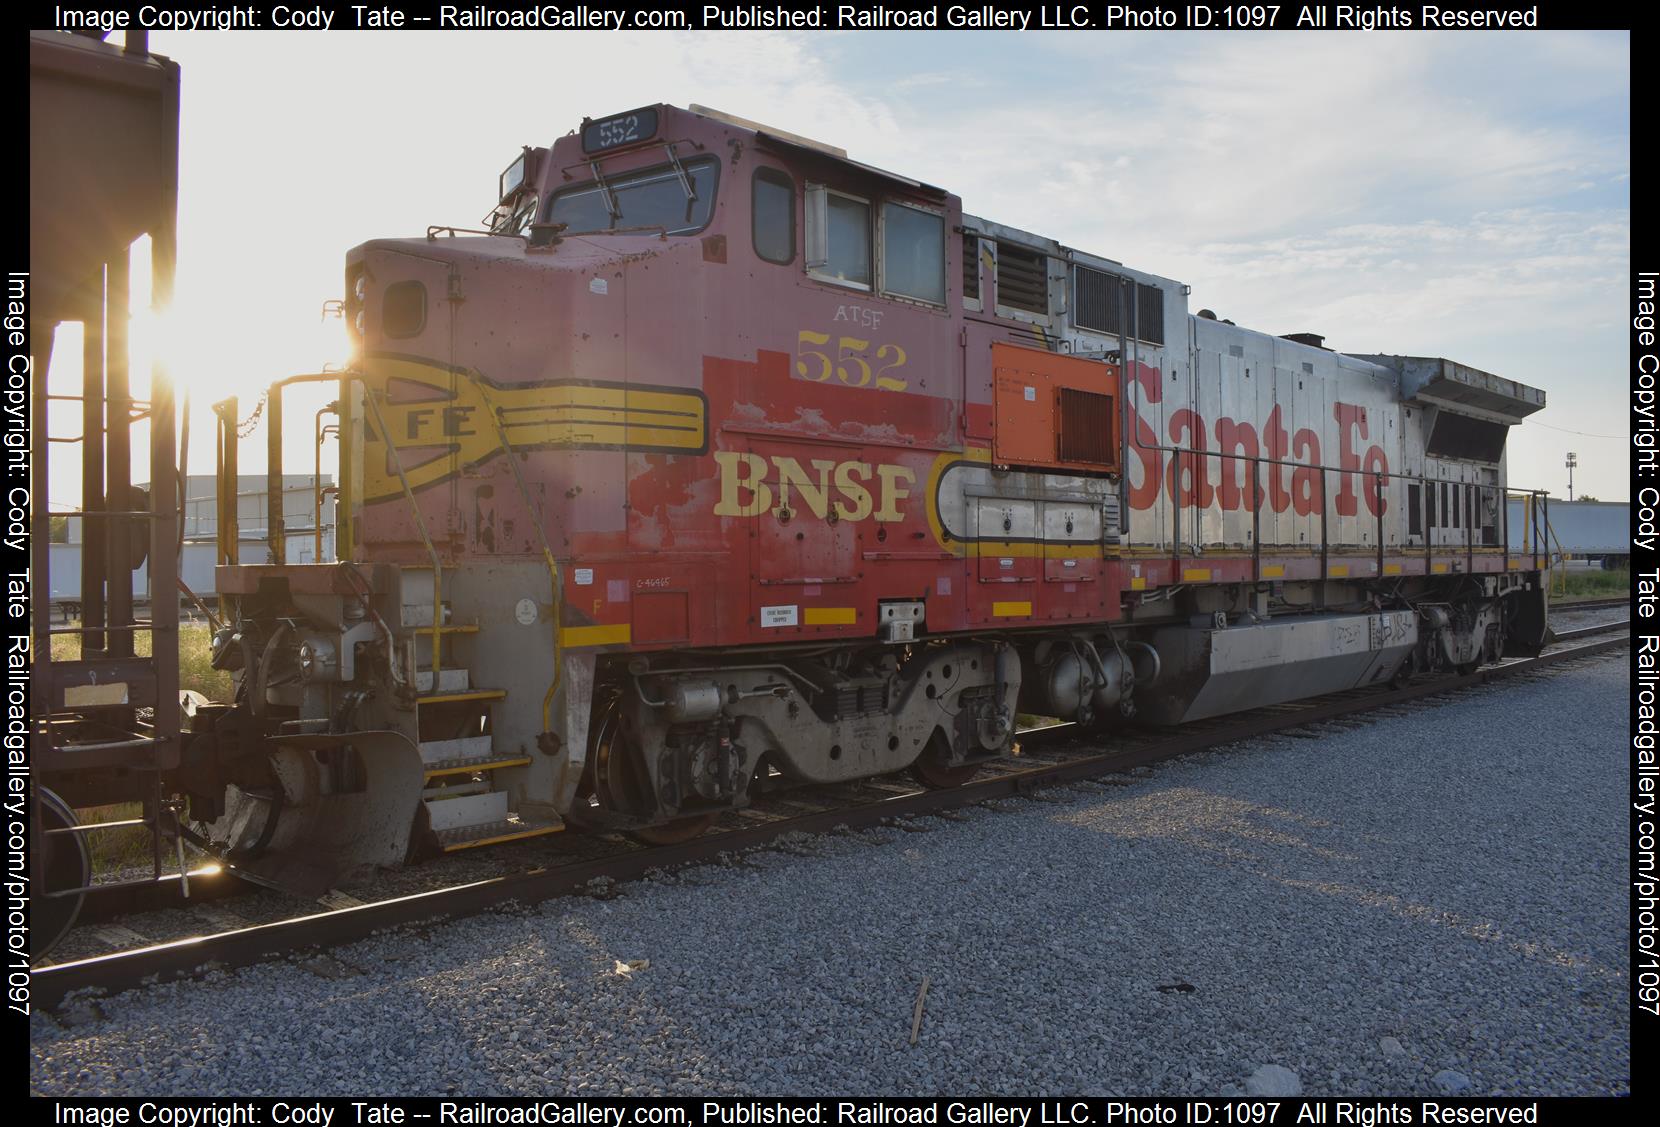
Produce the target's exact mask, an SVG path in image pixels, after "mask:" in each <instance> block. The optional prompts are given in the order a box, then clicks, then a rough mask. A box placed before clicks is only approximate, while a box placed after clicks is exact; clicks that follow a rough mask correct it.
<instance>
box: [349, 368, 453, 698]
mask: <svg viewBox="0 0 1660 1127" xmlns="http://www.w3.org/2000/svg"><path fill="white" fill-rule="evenodd" d="M377 394H384V392H376V391H375V389H373V388H371V387H369V386H368V384H367V383H365V384H364V388H363V400H364V402H365V403H367V404H368V405H369V410H370V411H372V412H374V416H375V429H376V430H378V431H380V435H381V438H383V439H384V440H385V441H386V448H387V450H389V451H390V452H391V454H392V468H393V469H395V470H397V471H398V484H399V485H401V486H403V495H404V497H405V499H407V500H408V501H409V510H410V512H412V513H414V514H415V529H416V531H417V532H419V533H420V534H421V543H423V544H425V545H426V549H427V555H429V556H431V557H432V690H433V692H437V691H438V674H439V670H441V669H442V668H443V662H442V660H441V657H440V647H441V645H442V642H441V641H440V639H442V638H443V636H444V586H443V574H444V568H443V565H442V564H440V563H439V562H438V549H437V548H435V547H433V546H432V537H430V536H428V535H427V522H426V521H425V520H424V519H423V518H422V517H421V506H420V505H418V504H416V503H415V491H414V490H413V489H411V488H410V487H409V477H408V475H406V474H405V473H404V472H403V459H402V458H400V457H399V456H398V447H397V444H396V443H394V442H393V441H392V432H391V431H389V430H387V429H386V421H385V419H383V418H382V417H381V413H380V405H379V404H378V403H377V402H376V401H375V397H376V395H377ZM410 672H411V677H413V675H414V673H415V672H416V671H414V670H411V671H410Z"/></svg>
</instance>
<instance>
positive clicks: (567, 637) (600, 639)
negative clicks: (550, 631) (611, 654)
mask: <svg viewBox="0 0 1660 1127" xmlns="http://www.w3.org/2000/svg"><path fill="white" fill-rule="evenodd" d="M631 633H632V632H631V631H630V629H629V625H628V623H626V622H620V623H617V624H616V625H614V626H566V627H565V628H563V629H562V630H560V631H559V644H560V645H561V646H625V645H627V644H628V641H629V638H630V636H631Z"/></svg>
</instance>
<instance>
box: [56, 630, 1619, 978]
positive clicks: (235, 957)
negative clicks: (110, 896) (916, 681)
mask: <svg viewBox="0 0 1660 1127" xmlns="http://www.w3.org/2000/svg"><path fill="white" fill-rule="evenodd" d="M1625 625H1627V623H1625V622H1618V623H1605V624H1603V625H1600V626H1591V627H1585V628H1583V629H1576V630H1571V631H1565V632H1563V633H1562V634H1560V635H1558V636H1557V639H1556V640H1557V641H1558V642H1562V641H1570V640H1576V639H1580V638H1584V637H1589V636H1591V635H1595V634H1600V633H1606V632H1608V631H1610V630H1613V629H1615V628H1617V627H1620V626H1625ZM1629 643H1630V638H1629V637H1628V636H1626V637H1620V638H1614V639H1610V640H1606V641H1600V642H1592V643H1590V644H1588V645H1579V646H1570V647H1566V648H1563V649H1557V650H1553V651H1551V652H1548V653H1544V654H1541V655H1539V656H1538V657H1533V658H1523V659H1518V660H1513V661H1509V662H1505V663H1503V664H1499V665H1493V666H1488V667H1485V668H1482V669H1479V670H1476V671H1475V672H1473V673H1469V674H1466V675H1462V676H1452V677H1443V678H1438V679H1436V680H1434V681H1429V682H1425V683H1422V684H1417V685H1408V686H1406V687H1404V688H1399V689H1387V688H1380V689H1372V690H1361V691H1360V692H1361V693H1362V694H1363V695H1360V696H1358V697H1356V696H1354V695H1353V691H1351V693H1349V694H1342V693H1340V694H1335V696H1336V697H1337V698H1339V699H1332V698H1331V697H1327V698H1315V701H1314V703H1312V704H1311V705H1309V706H1307V707H1302V708H1297V709H1294V710H1290V711H1270V710H1266V709H1265V710H1258V711H1257V712H1254V713H1246V714H1244V715H1243V716H1242V717H1240V718H1239V719H1238V720H1237V722H1234V723H1227V724H1221V725H1218V726H1216V727H1212V728H1207V729H1204V730H1183V731H1178V732H1176V733H1175V734H1174V735H1173V736H1172V737H1171V738H1169V739H1164V740H1158V741H1156V742H1153V743H1151V744H1148V745H1146V746H1143V747H1139V748H1132V749H1129V750H1123V751H1118V752H1107V753H1104V754H1099V755H1090V756H1084V757H1081V758H1079V759H1075V760H1071V761H1068V762H1066V763H1060V764H1052V765H1045V766H1040V767H1033V768H1031V769H1028V770H1023V771H1015V772H1012V773H1008V774H1003V775H999V776H995V777H991V778H985V779H980V780H977V781H972V782H969V783H966V784H964V785H963V786H960V787H955V788H951V789H948V790H923V791H918V792H915V793H907V794H898V795H893V796H891V797H887V798H879V799H876V800H874V801H871V802H867V803H864V804H862V805H854V806H836V807H832V808H829V809H825V810H818V811H813V812H810V813H806V814H802V815H798V816H793V817H783V818H779V819H777V820H775V821H770V822H766V823H764V824H751V825H747V826H744V827H741V828H739V829H734V830H730V831H726V832H722V833H716V834H707V835H705V836H703V837H700V838H693V839H692V840H691V841H689V842H684V843H681V844H678V845H672V846H660V847H656V848H645V849H636V850H632V851H628V852H622V853H616V854H610V855H607V856H603V857H598V858H594V859H589V860H582V861H577V862H573V863H571V864H566V865H560V866H558V867H554V868H548V867H543V868H537V869H531V870H528V871H526V872H521V873H514V874H511V875H507V876H500V877H492V878H489V879H486V880H480V881H474V882H471V883H468V884H462V885H456V886H453V887H450V888H442V889H435V890H432V891H429V892H421V893H415V894H413V895H409V896H402V897H397V898H394V899H390V900H383V901H378V902H375V903H370V904H363V905H359V906H354V907H348V908H339V909H335V910H332V911H327V912H320V913H315V914H312V915H307V916H300V917H295V918H292V919H286V920H281V921H277V922H274V923H268V924H258V925H255V926H252V927H247V928H240V929H237V930H234V931H227V932H220V933H217V934H213V935H204V936H198V937H194V938H190V939H181V940H176V941H173V942H169V943H161V944H156V945H153V946H150V947H141V948H138V949H135V950H129V951H121V952H116V953H113V954H109V955H101V956H97V957H93V958H87V959H81V960H76V961H73V962H66V963H58V964H54V965H51V966H47V967H42V968H39V969H36V970H34V971H33V972H32V974H31V991H30V992H31V995H32V997H33V1000H34V1002H35V1003H37V1004H39V1005H40V1006H42V1007H43V1008H47V1009H54V1008H57V1007H60V1006H61V1005H62V1004H63V1003H64V1001H65V1000H66V999H67V998H68V997H69V996H70V995H71V994H79V993H80V992H83V991H93V992H101V993H116V992H119V991H122V990H127V989H131V988H133V987H136V986H139V985H146V984H148V983H151V982H161V981H168V980H171V979H177V978H184V977H189V976H191V975H193V974H197V973H201V972H204V971H206V970H208V969H225V968H231V967H239V966H247V965H251V964H254V963H258V962H263V961H265V960H268V959H273V958H277V957H281V956H284V955H291V954H294V953H297V952H302V951H315V950H319V949H322V948H327V947H334V946H339V945H341V944H345V943H350V942H353V941H355V940H359V939H364V938H367V937H369V936H370V935H373V934H375V933H376V932H380V931H384V930H386V929H388V928H396V927H407V926H412V925H431V924H436V923H439V922H441V921H444V920H452V919H457V918H461V917H464V916H469V915H476V914H478V913H480V912H484V911H488V910H491V909H493V908H499V907H503V906H505V905H508V904H521V905H529V904H536V903H540V902H541V901H544V900H550V899H554V898H556V897H560V896H566V895H570V894H572V893H577V892H582V891H584V890H585V889H587V888H588V886H590V885H591V884H592V883H593V882H594V881H598V880H609V881H615V882H623V881H630V880H637V879H639V878H641V877H643V876H645V875H647V874H648V873H652V872H656V871H667V870H672V869H678V868H682V867H685V866H689V865H696V864H702V863H707V862H710V861H714V860H717V859H719V858H721V857H723V856H730V855H731V854H733V853H735V852H740V851H743V850H748V849H753V848H756V847H758V846H763V845H766V844H768V843H770V842H772V841H775V840H776V839H777V838H779V837H781V836H783V835H785V834H795V833H807V834H811V833H823V832H827V831H831V830H838V829H854V828H859V827H865V826H873V825H879V824H881V823H883V822H887V821H889V820H892V819H896V818H908V817H915V816H918V815H926V814H934V813H938V812H940V811H943V810H949V809H953V808H956V807H962V806H972V805H977V804H979V803H983V802H986V801H989V800H992V799H998V798H1008V797H1014V796H1019V795H1023V794H1026V793H1029V792H1031V791H1033V790H1036V789H1039V788H1042V787H1047V786H1054V785H1057V784H1062V783H1069V782H1077V781H1080V780H1084V779H1089V778H1092V777H1095V776H1099V775H1111V774H1119V773H1122V772H1124V771H1127V770H1130V769H1132V768H1135V767H1142V766H1148V765H1151V764H1153V763H1157V762H1159V761H1161V760H1165V759H1171V758H1175V757H1177V756H1182V755H1190V754H1192V753H1194V752H1198V751H1206V750H1211V749H1215V748H1219V747H1222V746H1224V745H1227V744H1231V743H1237V742H1239V741H1241V740H1246V739H1251V738H1253V737H1258V736H1263V735H1267V734H1270V733H1272V732H1276V731H1284V730H1287V729H1294V728H1302V727H1306V726H1309V725H1314V724H1320V723H1324V722H1326V721H1330V720H1334V719H1337V718H1339V717H1343V716H1352V715H1356V714H1360V713H1365V712H1371V711H1375V710H1377V709H1382V708H1388V707H1390V706H1392V705H1397V704H1401V703H1405V702H1409V701H1414V700H1419V699H1422V698H1426V697H1434V696H1441V695H1444V694H1446V693H1449V692H1454V691H1457V690H1459V689H1464V688H1470V687H1474V686H1477V685H1482V684H1486V683H1488V682H1491V681H1498V680H1502V679H1504V678H1507V677H1510V676H1515V675H1517V674H1522V673H1527V672H1531V671H1533V670H1537V669H1542V668H1545V667H1548V666H1551V665H1555V664H1558V663H1560V662H1563V661H1569V660H1573V659H1576V658H1581V657H1587V656H1591V655H1593V654H1597V653H1602V652H1605V651H1609V650H1614V649H1617V648H1620V647H1622V646H1625V645H1628V644H1629ZM1058 727H1062V726H1057V727H1055V728H1047V729H1043V731H1045V732H1048V733H1057V728H1058ZM1065 727H1072V726H1070V725H1067V726H1065ZM1057 734H1058V733H1057Z"/></svg>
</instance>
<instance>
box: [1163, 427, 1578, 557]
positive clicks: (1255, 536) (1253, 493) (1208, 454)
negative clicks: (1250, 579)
mask: <svg viewBox="0 0 1660 1127" xmlns="http://www.w3.org/2000/svg"><path fill="white" fill-rule="evenodd" d="M1130 445H1132V446H1133V447H1134V448H1135V449H1137V450H1143V451H1150V452H1159V453H1168V454H1173V455H1175V457H1174V459H1173V462H1172V465H1171V466H1170V467H1169V470H1168V472H1169V474H1170V480H1171V482H1172V488H1171V489H1170V497H1171V510H1172V513H1171V518H1172V519H1171V530H1172V536H1173V540H1172V543H1171V545H1170V548H1171V553H1172V558H1173V559H1177V560H1179V559H1180V558H1181V555H1182V551H1181V516H1182V511H1183V510H1184V509H1189V508H1191V509H1193V510H1194V511H1202V508H1201V507H1200V506H1197V505H1187V504H1185V503H1184V502H1183V501H1182V499H1181V489H1180V478H1181V471H1182V469H1183V468H1184V467H1183V465H1182V460H1183V457H1184V456H1188V457H1192V458H1195V459H1197V458H1216V459H1218V461H1227V462H1248V463H1250V467H1251V482H1250V488H1249V491H1248V493H1247V491H1246V490H1245V489H1242V490H1241V491H1240V492H1241V494H1242V495H1248V496H1249V498H1250V503H1251V513H1252V536H1251V539H1252V561H1253V569H1252V570H1253V572H1255V571H1256V570H1257V568H1258V567H1260V560H1261V550H1260V547H1259V545H1260V540H1261V537H1260V528H1261V522H1260V519H1259V514H1260V512H1261V508H1262V500H1263V497H1264V495H1265V493H1266V490H1264V489H1263V487H1262V479H1261V467H1262V466H1264V465H1269V466H1289V467H1291V468H1292V469H1294V470H1316V471H1318V472H1319V475H1320V479H1319V480H1320V512H1319V516H1320V528H1321V544H1320V558H1321V567H1320V571H1321V575H1322V577H1324V576H1325V574H1326V571H1327V568H1328V565H1329V561H1328V552H1329V545H1328V542H1327V534H1326V521H1327V520H1328V519H1329V517H1330V513H1329V512H1328V509H1329V503H1330V490H1329V489H1328V487H1327V484H1326V474H1328V473H1352V474H1354V475H1355V476H1356V477H1358V478H1361V479H1365V478H1367V477H1371V478H1375V479H1377V481H1378V483H1379V487H1380V494H1381V485H1382V482H1383V481H1384V480H1391V481H1393V480H1403V481H1406V482H1408V483H1413V482H1416V483H1418V484H1419V485H1423V486H1426V487H1427V486H1429V485H1431V484H1434V485H1452V486H1462V487H1464V488H1466V489H1473V490H1475V491H1476V494H1477V496H1480V495H1483V494H1485V493H1487V492H1488V491H1489V490H1491V491H1495V492H1498V491H1501V490H1502V491H1503V492H1504V493H1505V494H1506V495H1507V496H1508V494H1509V493H1511V492H1516V493H1522V494H1524V495H1527V496H1530V497H1531V496H1539V495H1541V494H1543V493H1544V492H1545V491H1544V490H1537V489H1534V490H1513V489H1511V487H1509V486H1508V485H1504V486H1500V485H1497V484H1493V485H1488V484H1483V483H1481V482H1471V481H1460V480H1458V479H1456V478H1450V477H1432V476H1430V475H1428V474H1409V473H1403V472H1400V471H1397V470H1376V469H1374V470H1367V469H1363V468H1358V467H1357V468H1354V469H1345V468H1344V467H1343V466H1340V465H1331V464H1330V463H1326V462H1319V463H1311V462H1296V461H1292V460H1291V459H1289V458H1268V457H1263V456H1262V455H1260V454H1256V455H1253V454H1241V453H1237V452H1233V451H1223V450H1194V449H1191V448H1189V447H1185V446H1175V445H1164V444H1162V443H1153V444H1151V445H1149V444H1147V443H1144V442H1142V441H1140V440H1139V439H1131V441H1130ZM1190 472H1192V471H1191V469H1190ZM1160 476H1161V478H1162V477H1163V473H1162V472H1161V473H1160ZM1160 492H1163V490H1162V489H1161V490H1160ZM1466 500H1468V498H1467V497H1466ZM1500 508H1501V509H1503V508H1504V504H1503V502H1502V501H1501V503H1500ZM1466 509H1468V506H1467V505H1466ZM1306 515H1309V516H1312V515H1314V514H1313V513H1309V514H1306ZM1339 516H1341V514H1339ZM1357 516H1358V514H1357ZM1499 520H1500V527H1499V529H1497V530H1496V531H1497V532H1498V533H1499V535H1500V536H1501V537H1503V538H1504V540H1503V543H1502V544H1501V545H1499V548H1500V551H1501V553H1502V554H1504V555H1505V556H1506V563H1505V566H1506V569H1507V570H1508V567H1509V561H1508V555H1509V540H1508V534H1509V529H1508V524H1509V521H1508V514H1507V513H1502V512H1501V514H1500V518H1499ZM1382 523H1383V522H1382V512H1381V506H1380V511H1379V513H1378V527H1379V542H1378V545H1377V547H1378V554H1379V557H1380V559H1381V557H1382V554H1383V552H1382V549H1383V542H1382ZM1466 523H1467V522H1466ZM1423 535H1424V543H1423V545H1421V546H1419V547H1416V548H1414V547H1413V546H1411V545H1408V544H1405V543H1402V544H1400V545H1397V551H1398V552H1399V553H1400V554H1401V555H1405V556H1415V555H1422V556H1423V557H1424V560H1425V570H1426V572H1427V571H1428V570H1429V562H1430V560H1431V559H1432V558H1433V557H1434V554H1435V548H1436V544H1435V542H1434V540H1433V538H1432V536H1431V530H1430V527H1429V524H1428V522H1427V521H1426V522H1425V525H1424V534H1423ZM1473 538H1474V528H1473V526H1471V527H1470V528H1467V529H1466V530H1465V545H1464V547H1465V555H1466V557H1467V558H1468V560H1469V563H1468V566H1470V567H1472V568H1473V566H1474V554H1475V551H1474V549H1475V545H1474V542H1473ZM1192 546H1193V547H1195V548H1197V547H1199V545H1197V544H1194V545H1192ZM1443 547H1447V548H1449V550H1450V551H1449V554H1451V552H1456V545H1443ZM1379 570H1380V572H1381V570H1382V569H1381V565H1380V568H1379Z"/></svg>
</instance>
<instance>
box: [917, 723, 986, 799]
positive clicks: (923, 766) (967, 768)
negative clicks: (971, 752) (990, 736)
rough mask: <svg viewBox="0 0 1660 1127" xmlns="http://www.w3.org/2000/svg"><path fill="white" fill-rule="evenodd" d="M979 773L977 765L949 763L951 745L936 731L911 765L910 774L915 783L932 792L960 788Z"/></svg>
mask: <svg viewBox="0 0 1660 1127" xmlns="http://www.w3.org/2000/svg"><path fill="white" fill-rule="evenodd" d="M979 773H980V765H979V764H978V763H956V764H953V763H952V762H951V745H950V743H948V742H947V741H946V738H945V736H944V735H942V734H941V733H940V732H938V731H935V732H934V738H933V739H931V740H929V741H928V746H927V747H925V748H923V749H922V754H921V755H919V756H917V758H916V762H915V763H913V764H911V774H912V775H914V776H916V780H917V782H919V783H921V784H922V785H923V786H926V787H932V788H933V789H934V790H950V789H951V788H952V787H960V786H962V785H963V784H964V783H966V782H968V780H970V779H972V778H973V777H974V776H975V775H977V774H979Z"/></svg>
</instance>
